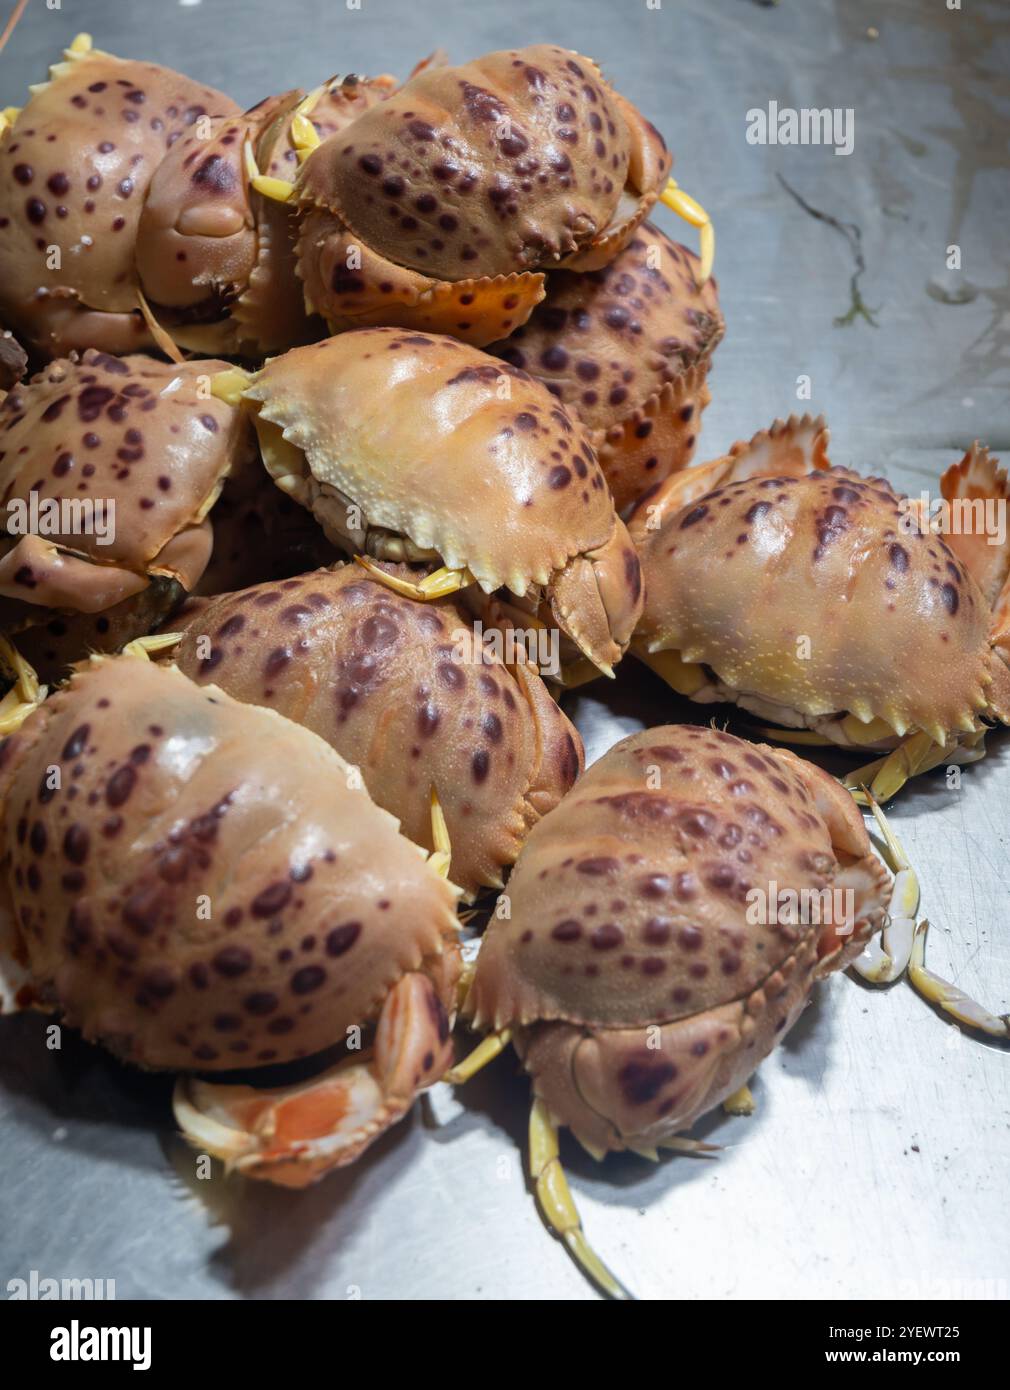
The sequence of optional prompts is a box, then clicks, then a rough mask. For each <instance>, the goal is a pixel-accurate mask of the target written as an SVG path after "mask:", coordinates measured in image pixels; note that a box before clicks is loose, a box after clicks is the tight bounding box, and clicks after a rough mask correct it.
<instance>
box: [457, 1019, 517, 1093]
mask: <svg viewBox="0 0 1010 1390" xmlns="http://www.w3.org/2000/svg"><path fill="white" fill-rule="evenodd" d="M511 1041H512V1029H511V1028H503V1029H502V1030H501V1032H500V1033H489V1034H488V1035H487V1037H486V1038H484V1039H483V1040H482V1041H481V1042H479V1043H478V1044H477V1046H476V1047H475V1048H474V1050H473V1051H472V1052H471V1053H470V1055H469V1057H464V1058H463V1060H462V1062H457V1064H456V1066H454V1067H450V1069H449V1070H448V1071H447V1072H446V1074H445V1076H443V1077H442V1080H443V1081H448V1083H449V1085H450V1086H462V1084H463V1082H464V1081H469V1080H470V1078H471V1076H476V1075H477V1073H478V1072H479V1071H481V1070H482V1068H484V1067H486V1066H487V1064H488V1062H493V1061H494V1059H495V1058H496V1057H500V1056H501V1054H502V1053H503V1052H504V1051H505V1049H506V1048H507V1047H508V1045H509V1043H510V1042H511Z"/></svg>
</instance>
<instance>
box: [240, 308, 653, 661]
mask: <svg viewBox="0 0 1010 1390" xmlns="http://www.w3.org/2000/svg"><path fill="white" fill-rule="evenodd" d="M246 398H247V399H248V400H250V401H251V402H254V403H256V405H257V406H258V414H257V416H256V422H257V429H258V430H259V431H260V436H261V445H262V447H263V449H264V453H265V457H266V458H267V462H268V466H269V467H270V469H271V472H273V473H274V476H275V477H278V479H279V481H281V483H282V484H283V486H284V487H285V489H287V490H289V491H290V493H291V495H292V496H294V497H295V498H296V499H297V500H299V501H301V502H302V503H303V505H305V506H308V507H310V508H311V509H312V510H313V512H314V513H315V514H316V516H317V517H318V518H319V520H320V521H321V523H322V524H323V526H324V528H325V529H327V534H329V535H330V536H331V538H332V539H333V540H334V543H335V544H339V545H343V546H344V548H345V549H355V548H356V549H359V550H360V549H365V548H368V547H370V546H371V545H372V544H373V541H374V540H376V539H377V538H381V536H390V535H391V536H395V537H401V536H402V537H406V538H407V539H408V540H409V542H411V543H412V545H413V546H414V547H415V548H416V549H417V550H418V551H420V552H421V554H422V555H424V554H427V555H430V556H432V557H435V556H437V557H438V558H439V559H440V560H441V561H442V563H444V564H445V565H447V566H449V567H450V568H454V569H462V568H464V567H465V568H468V569H469V571H470V573H471V574H472V575H473V577H474V579H475V580H476V582H477V583H478V584H479V585H480V587H481V589H483V591H484V592H485V593H488V594H489V593H492V592H493V591H494V590H496V589H500V588H503V587H507V588H509V589H510V590H511V591H512V593H513V594H515V595H517V596H518V597H520V598H524V597H525V596H526V595H527V592H528V591H529V592H531V593H537V591H538V588H542V589H543V591H544V596H545V599H546V601H547V603H548V605H549V611H552V612H553V615H554V618H555V620H556V622H557V624H558V625H559V626H560V627H561V628H562V629H563V630H564V632H565V633H566V634H567V635H568V636H570V637H571V638H572V639H573V641H575V642H576V644H577V645H578V646H579V647H580V648H581V650H582V651H583V653H584V654H585V655H587V656H588V657H589V658H590V660H592V661H594V662H595V664H597V665H598V666H600V667H601V668H604V669H609V668H610V667H612V666H613V665H614V664H615V663H616V662H617V661H618V660H619V659H620V657H621V655H622V654H623V651H624V649H625V646H626V644H627V642H628V641H629V640H630V636H631V632H632V630H633V628H634V625H635V622H636V621H637V618H638V615H639V613H640V612H641V604H642V593H641V576H640V574H639V567H638V562H637V558H636V556H635V553H634V548H633V546H632V545H631V542H630V540H629V538H628V535H627V531H626V529H625V527H624V525H623V523H622V522H621V521H620V520H619V518H618V517H617V515H616V513H615V511H614V507H613V502H612V500H611V498H610V494H609V492H608V491H607V487H606V483H605V480H604V478H603V474H602V473H601V471H600V469H599V465H598V464H597V462H596V457H595V454H594V452H593V449H592V446H591V445H590V443H589V442H588V439H587V438H586V436H585V432H584V431H583V430H582V429H581V427H580V426H578V425H576V424H573V422H572V421H571V419H570V418H569V416H568V414H567V412H566V411H565V410H564V408H563V407H562V406H561V405H559V403H558V402H557V401H555V400H554V399H553V397H552V396H551V395H550V394H549V392H547V391H546V390H545V388H544V387H542V386H541V385H540V384H539V383H538V382H535V381H533V380H532V378H530V377H528V376H526V374H525V373H523V372H518V371H516V369H515V368H514V367H510V366H509V365H508V364H506V363H502V362H500V361H498V360H496V359H494V358H490V357H488V356H486V354H484V353H481V352H478V351H476V350H475V349H473V348H470V347H467V346H465V345H464V344H462V343H459V342H457V341H454V340H453V339H450V338H445V337H437V336H434V335H429V334H423V333H416V332H407V331H404V330H397V329H391V328H374V329H362V330H360V331H358V332H356V333H345V334H340V335H338V336H337V337H334V338H329V339H326V340H325V341H323V342H321V343H315V344H312V345H311V346H308V347H304V348H296V349H294V350H293V351H291V352H289V353H285V354H284V356H282V357H278V358H274V359H273V360H272V361H270V362H269V363H267V365H266V366H265V367H264V368H263V370H262V371H260V372H258V373H256V375H255V376H254V377H253V379H252V384H251V385H250V387H249V388H248V390H247V391H246ZM377 402H379V403H381V404H380V405H379V406H377V405H376V403H377ZM278 444H279V445H280V446H283V447H282V448H281V449H280V452H279V454H278V456H277V458H276V459H275V460H274V461H273V462H271V458H272V455H273V453H274V452H275V449H276V447H277V446H278ZM285 469H287V470H290V471H288V472H286V473H285V472H284V470H285ZM355 511H356V512H357V513H358V514H359V516H360V518H361V525H360V527H357V528H351V529H352V530H355V534H354V535H353V536H352V535H351V534H350V533H349V523H348V520H347V518H348V516H349V515H351V514H352V513H353V512H355ZM371 553H373V554H376V555H377V556H378V557H379V558H392V557H390V556H388V555H387V556H383V555H382V553H381V550H379V549H373V550H372V552H371ZM434 562H435V563H437V562H438V561H437V560H435V561H434ZM537 600H538V602H539V594H538V593H537ZM534 606H536V605H534Z"/></svg>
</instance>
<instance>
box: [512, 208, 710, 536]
mask: <svg viewBox="0 0 1010 1390" xmlns="http://www.w3.org/2000/svg"><path fill="white" fill-rule="evenodd" d="M698 267H699V261H698V257H697V256H695V255H694V254H693V253H692V252H691V251H689V250H688V249H687V247H685V246H678V245H675V244H674V243H673V242H672V241H670V240H669V238H668V237H666V236H664V235H663V233H662V232H660V231H659V230H658V229H657V228H655V227H653V226H652V225H651V224H650V223H648V222H645V223H643V224H642V226H641V227H639V228H638V229H637V230H636V231H635V234H634V236H633V237H632V239H631V241H630V242H629V243H628V245H627V246H626V247H625V248H624V250H623V251H622V252H621V253H620V255H619V256H617V257H615V259H614V260H612V261H611V262H610V263H609V265H606V266H604V267H603V269H602V270H597V271H591V272H587V273H582V274H579V273H576V272H573V271H565V270H562V271H557V272H555V273H554V274H553V275H551V276H550V277H549V279H548V282H547V296H546V298H545V299H544V301H543V303H542V304H539V305H538V306H537V308H536V309H534V311H533V313H532V315H531V316H530V318H529V319H528V321H527V322H526V323H525V324H524V325H523V326H522V327H521V328H517V329H516V330H515V332H514V333H513V334H512V336H511V337H510V338H509V339H507V340H506V341H505V342H503V343H495V344H494V345H493V346H492V347H490V348H489V349H488V351H489V352H492V353H494V354H495V355H496V356H498V357H502V358H504V360H505V361H506V362H511V363H512V365H513V366H515V367H520V368H522V369H523V370H524V371H527V372H529V373H530V375H531V376H534V377H536V379H537V380H538V381H542V382H543V383H544V385H545V386H546V387H547V389H548V390H549V391H550V392H551V393H552V394H553V395H555V396H556V397H557V398H558V400H560V401H561V402H562V403H563V404H564V405H565V407H566V408H567V409H568V410H569V411H570V412H571V414H572V415H574V416H576V418H577V419H579V420H581V421H582V423H583V424H584V425H585V427H586V428H587V429H588V430H589V431H590V438H591V439H592V442H593V445H594V447H595V449H596V453H597V457H598V458H599V460H600V467H601V468H602V469H603V472H604V475H605V476H606V479H607V483H608V484H609V486H610V491H611V492H612V493H613V496H614V503H615V505H616V507H617V510H618V511H619V512H624V511H625V509H626V508H627V507H628V506H629V505H631V504H632V503H633V502H635V501H636V500H637V498H638V497H639V496H640V495H641V494H642V493H643V492H644V491H645V490H646V488H648V487H650V486H652V485H654V484H656V483H659V482H661V481H662V480H663V478H665V477H666V476H667V475H668V474H670V473H675V472H677V471H678V470H680V469H681V468H685V467H686V466H687V465H688V464H689V463H690V461H691V457H692V455H693V454H694V446H695V440H696V438H697V435H698V431H699V428H700V424H701V413H702V411H703V410H704V409H705V407H706V406H707V405H708V403H709V401H710V400H711V393H710V391H709V389H708V371H709V363H710V359H711V356H712V353H713V351H714V350H715V348H716V346H717V345H718V343H719V342H720V341H721V340H722V336H723V333H724V331H725V325H724V323H723V319H722V314H721V313H720V311H719V297H718V290H717V286H716V282H715V280H713V279H709V280H708V281H706V283H705V284H704V285H703V286H701V287H700V288H699V286H698V283H697V275H698Z"/></svg>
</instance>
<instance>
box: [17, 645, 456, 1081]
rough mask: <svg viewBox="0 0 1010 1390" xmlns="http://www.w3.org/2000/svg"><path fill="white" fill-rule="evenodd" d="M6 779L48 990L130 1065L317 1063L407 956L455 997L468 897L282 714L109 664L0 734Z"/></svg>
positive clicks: (26, 902)
mask: <svg viewBox="0 0 1010 1390" xmlns="http://www.w3.org/2000/svg"><path fill="white" fill-rule="evenodd" d="M55 769H59V776H58V778H57V775H56V773H55ZM0 776H2V779H3V783H4V790H5V795H4V798H3V823H2V827H0V829H2V846H3V855H4V882H5V889H6V892H7V894H8V895H9V899H10V906H11V908H12V910H13V913H14V920H15V922H16V923H17V926H18V928H19V933H20V938H21V944H22V950H23V953H24V958H25V959H26V961H27V964H28V966H29V969H30V971H31V975H32V977H33V980H34V988H35V992H36V994H37V996H38V998H39V999H40V1001H41V1002H42V1003H43V1004H47V1005H50V1006H52V1007H55V1008H57V1009H58V1010H59V1011H60V1012H61V1013H62V1014H63V1016H64V1017H65V1018H66V1020H67V1022H68V1023H70V1024H71V1025H72V1026H74V1027H77V1028H80V1029H81V1031H82V1032H83V1034H84V1036H85V1037H86V1038H88V1039H90V1040H93V1041H96V1042H101V1043H103V1044H104V1045H105V1046H106V1047H109V1048H111V1049H112V1050H113V1051H115V1052H116V1053H117V1054H118V1055H119V1056H121V1057H122V1058H123V1059H124V1060H127V1061H130V1062H133V1063H135V1064H137V1065H139V1066H144V1067H155V1068H172V1069H183V1070H187V1069H199V1070H201V1071H203V1070H209V1071H218V1070H224V1069H227V1068H233V1067H238V1066H242V1067H245V1066H261V1065H264V1064H266V1063H270V1062H283V1061H288V1060H291V1059H293V1058H298V1057H306V1056H309V1055H311V1054H313V1053H316V1052H319V1051H321V1050H322V1049H324V1048H327V1047H330V1046H332V1045H333V1044H335V1043H339V1042H343V1041H345V1039H346V1036H347V1029H349V1028H350V1027H352V1026H354V1025H358V1026H361V1027H364V1026H366V1025H367V1024H369V1023H371V1022H372V1021H374V1019H375V1017H376V1015H377V1014H378V1012H379V1010H380V1008H381V1005H382V1003H383V1000H384V999H385V997H386V996H387V994H388V993H389V991H390V989H391V988H392V986H393V985H395V984H396V982H397V981H398V980H399V979H401V978H402V977H403V976H404V975H405V974H406V973H408V972H412V971H422V972H425V973H428V974H429V975H430V977H431V978H432V979H433V980H437V981H438V982H439V988H440V989H441V990H442V993H443V998H442V1004H443V1006H444V1005H446V1004H448V1003H449V1002H450V999H451V992H452V988H453V985H454V982H455V975H456V973H458V958H457V948H456V942H455V913H454V899H455V890H454V889H453V888H452V887H451V885H450V884H448V883H447V882H446V881H445V880H444V879H442V878H440V877H439V876H438V875H437V874H436V873H435V871H434V869H432V868H431V867H430V866H429V865H428V864H427V862H426V860H425V858H424V856H423V855H422V854H421V853H420V851H418V849H417V847H416V846H414V845H412V844H411V843H410V842H409V841H408V840H407V839H406V838H405V837H404V836H402V835H400V834H399V833H398V831H397V828H396V822H395V821H394V820H393V818H392V817H391V816H389V815H388V814H387V813H386V812H385V811H382V810H380V809H379V808H378V807H377V806H375V805H374V804H373V802H372V801H371V800H370V799H369V797H368V795H367V793H366V792H365V791H363V790H360V789H356V788H355V786H354V785H353V784H352V783H351V782H350V781H349V778H348V767H347V765H346V764H345V763H344V761H343V759H341V758H340V757H339V755H338V754H337V753H335V752H334V751H333V749H331V748H330V747H328V746H327V745H326V744H325V743H324V742H323V741H322V740H321V739H319V738H317V737H316V736H315V734H312V733H310V732H309V730H307V729H303V728H301V727H299V726H298V725H295V724H292V723H290V722H289V721H288V720H285V719H283V718H282V717H281V716H280V715H277V714H275V713H274V712H273V711H272V710H265V709H257V708H255V707H254V706H252V705H247V704H240V703H239V702H238V701H235V700H232V699H231V698H230V696H228V695H226V694H224V693H223V692H222V691H220V690H216V689H214V688H212V687H208V688H205V689H200V688H198V687H197V686H195V685H194V684H193V683H192V682H191V681H189V680H187V679H186V677H185V676H183V675H181V674H180V673H179V672H178V671H175V670H172V669H171V668H161V667H158V666H156V665H154V664H152V663H150V662H146V661H139V660H137V659H135V658H131V657H119V658H96V659H94V660H93V661H91V662H90V663H89V664H88V665H86V666H85V667H84V668H83V669H81V670H80V671H79V672H77V673H76V674H75V675H74V676H73V678H72V680H71V681H70V683H69V685H67V686H66V687H64V688H63V689H62V690H60V691H59V692H57V694H55V695H54V696H52V697H51V698H50V699H49V700H47V701H46V702H45V704H44V705H42V706H41V708H40V709H39V710H38V711H37V712H36V713H35V714H34V715H32V716H31V717H30V718H29V720H28V721H27V723H26V724H25V725H24V726H23V727H22V729H21V730H20V732H19V733H17V734H15V735H14V736H13V737H11V738H10V739H8V740H7V741H6V743H4V744H3V745H2V748H0ZM447 961H448V962H450V963H452V965H453V968H451V969H449V968H447V967H446V962H447ZM443 1021H444V1020H443Z"/></svg>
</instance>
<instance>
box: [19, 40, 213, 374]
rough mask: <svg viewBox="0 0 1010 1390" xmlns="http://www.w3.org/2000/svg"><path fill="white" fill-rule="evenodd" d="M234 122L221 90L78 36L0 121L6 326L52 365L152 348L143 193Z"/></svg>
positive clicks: (196, 343)
mask: <svg viewBox="0 0 1010 1390" xmlns="http://www.w3.org/2000/svg"><path fill="white" fill-rule="evenodd" d="M238 114H239V109H238V106H237V105H236V104H235V102H233V101H232V100H231V98H230V97H226V96H224V95H223V94H222V93H221V92H217V91H214V90H213V89H212V88H210V87H205V86H203V85H202V84H201V83H198V82H194V81H193V80H192V79H190V78H188V77H184V76H182V75H181V74H180V73H177V72H173V71H172V70H171V69H170V68H164V67H159V66H158V65H157V64H154V63H141V62H136V61H134V60H132V59H122V58H115V57H113V56H112V55H111V54H109V53H103V52H101V51H100V50H99V49H96V48H93V47H92V44H91V39H90V37H89V36H88V35H87V34H80V35H78V37H77V38H76V39H75V40H74V42H73V43H72V44H71V46H70V47H69V48H68V49H67V50H66V51H65V53H64V61H63V62H61V63H57V64H56V65H55V66H53V67H52V68H51V69H50V76H49V81H48V82H42V83H39V84H38V85H37V86H34V87H33V88H32V89H31V95H30V97H29V99H28V102H27V103H26V105H25V106H24V107H23V108H22V109H21V110H20V111H18V112H15V113H12V118H5V117H0V207H2V209H3V213H4V216H3V217H0V318H2V319H3V320H4V321H5V322H7V323H8V324H9V325H10V327H11V328H12V329H14V330H15V331H16V332H17V333H18V334H19V336H21V337H22V338H23V340H24V341H25V343H26V344H28V345H30V346H31V347H33V348H34V349H35V350H36V351H37V352H39V353H42V354H44V355H45V356H47V357H61V356H64V355H66V354H67V353H68V352H70V351H71V350H72V349H84V348H92V347H93V348H101V349H103V350H104V351H106V352H112V353H129V352H136V351H140V350H143V349H144V348H146V347H149V346H152V345H153V344H154V342H155V339H154V337H153V336H152V334H151V332H150V329H149V327H148V324H147V321H146V320H145V317H144V312H143V305H142V298H143V297H142V294H141V292H140V287H139V283H138V280H137V274H136V267H135V247H136V240H137V228H138V224H139V222H140V219H141V211H142V209H143V206H144V198H145V194H146V192H147V189H148V187H149V185H150V182H151V179H152V177H153V175H154V173H155V170H156V169H157V167H158V165H159V164H160V162H161V161H162V159H163V158H164V157H165V155H166V153H167V152H168V151H169V150H171V148H172V146H173V144H174V143H175V141H177V140H178V139H179V138H180V137H182V136H183V135H185V134H187V133H189V131H190V129H191V127H193V126H195V125H196V123H197V122H198V121H200V120H201V118H206V120H207V121H208V122H211V123H213V122H214V121H215V120H216V119H217V118H219V117H227V116H233V115H234V116H237V115H238ZM193 345H194V346H198V345H199V344H198V342H196V341H194V343H193Z"/></svg>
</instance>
